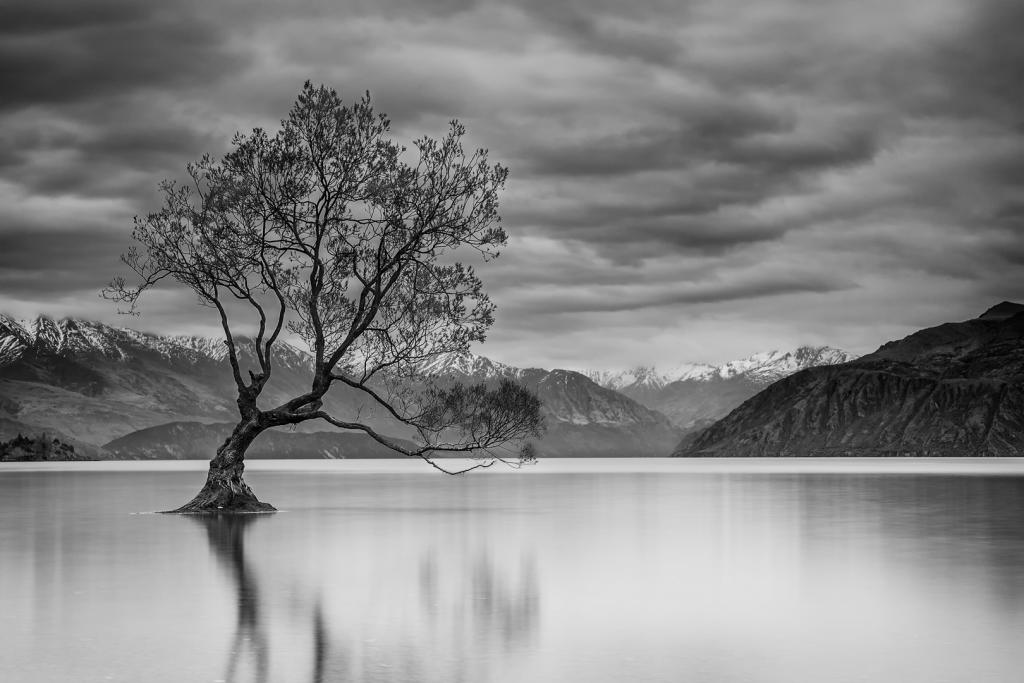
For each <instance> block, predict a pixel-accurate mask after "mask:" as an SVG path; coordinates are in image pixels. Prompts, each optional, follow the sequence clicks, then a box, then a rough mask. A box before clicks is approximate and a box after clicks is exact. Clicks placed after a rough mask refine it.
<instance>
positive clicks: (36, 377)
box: [0, 317, 679, 456]
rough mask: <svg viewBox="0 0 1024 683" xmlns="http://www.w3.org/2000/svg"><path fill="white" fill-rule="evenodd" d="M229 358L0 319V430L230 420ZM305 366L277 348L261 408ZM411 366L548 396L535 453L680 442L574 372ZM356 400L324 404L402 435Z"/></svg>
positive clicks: (112, 334) (459, 364)
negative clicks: (509, 382) (509, 383)
mask: <svg viewBox="0 0 1024 683" xmlns="http://www.w3.org/2000/svg"><path fill="white" fill-rule="evenodd" d="M226 354H227V349H226V347H225V345H224V342H223V340H220V339H206V338H202V337H180V336H179V337H174V336H161V335H154V334H149V333H146V332H139V331H136V330H132V329H130V328H124V327H112V326H109V325H104V324H102V323H98V322H93V321H86V320H74V319H64V320H52V319H49V318H38V319H36V320H32V321H27V322H22V321H17V320H13V319H11V318H10V317H0V435H2V433H4V432H6V431H9V432H12V435H13V433H16V432H17V431H23V432H25V433H37V432H42V431H46V432H47V433H50V434H53V435H55V436H60V437H61V438H62V440H63V439H65V437H66V438H67V440H70V441H72V442H75V443H84V444H90V445H92V446H103V445H105V444H107V443H108V442H111V441H113V440H115V439H118V438H119V437H125V436H128V435H131V434H133V433H135V432H138V431H139V430H147V429H148V428H153V427H157V426H160V425H166V424H169V423H172V422H173V423H178V422H187V423H207V424H209V423H220V424H225V423H230V421H231V420H232V419H234V418H235V417H236V411H237V408H236V406H235V405H234V398H235V388H234V386H233V382H232V380H231V374H230V370H229V368H228V365H227V362H226ZM239 355H240V360H241V362H242V365H243V372H244V371H245V369H247V368H252V369H256V367H255V366H256V362H255V359H254V358H253V352H252V347H251V343H250V342H249V341H247V340H239ZM310 362H311V357H310V354H309V353H307V352H305V351H302V350H300V349H297V348H294V347H291V346H288V345H286V344H278V345H277V347H276V350H275V372H274V375H273V377H272V379H271V382H270V384H269V385H268V386H267V389H266V391H265V393H264V396H263V397H261V404H262V405H266V406H270V405H274V404H276V403H279V402H282V401H284V400H286V399H288V398H291V397H292V396H295V395H297V394H299V393H301V392H302V391H304V390H306V389H307V388H308V386H309V378H310V373H309V366H310ZM417 372H418V374H420V375H421V376H423V378H424V380H425V381H430V379H431V378H447V379H454V380H455V381H489V380H494V379H497V378H499V377H509V378H512V379H515V380H516V381H519V382H522V383H524V384H525V385H527V386H528V387H530V388H531V389H533V390H534V391H536V392H537V393H538V394H539V395H540V396H541V398H542V400H543V401H544V405H545V408H544V410H545V418H546V422H547V424H548V432H547V434H546V435H545V436H544V438H543V439H542V440H541V442H540V444H539V450H540V453H541V454H542V455H563V456H564V455H569V456H588V455H589V456H595V455H626V456H629V455H647V456H649V455H666V454H668V453H669V452H671V450H672V447H673V446H674V445H675V443H676V442H677V441H678V438H679V432H678V430H677V429H676V428H675V427H673V426H672V425H671V423H669V421H668V420H667V419H666V418H665V417H664V416H663V415H661V414H659V413H657V412H656V411H653V410H651V409H649V408H646V407H644V406H642V405H640V404H639V403H637V402H636V401H633V400H632V399H630V398H627V397H626V396H623V395H622V394H619V393H617V392H615V391H613V390H611V389H607V388H605V387H601V386H598V385H597V384H595V383H594V382H592V381H591V380H590V379H588V378H587V377H585V376H583V375H581V374H579V373H576V372H570V371H565V370H556V371H547V370H522V369H519V368H514V367H511V366H508V365H504V364H502V363H497V362H494V361H492V360H490V359H488V358H486V357H484V356H478V355H474V354H445V355H442V356H438V357H436V358H432V359H430V360H429V361H427V362H423V363H422V364H421V365H420V367H418V368H417ZM363 398H364V397H363V396H362V395H361V394H360V393H359V392H357V391H356V390H352V389H348V388H347V387H343V386H338V387H336V388H335V389H332V391H331V392H330V393H329V394H328V395H327V397H325V408H326V409H327V410H329V412H331V413H333V414H335V415H355V414H358V415H359V416H360V419H361V420H363V421H365V422H367V423H369V424H370V426H372V427H374V428H375V429H377V430H378V431H380V432H382V433H385V434H390V435H392V436H395V437H399V438H401V437H404V436H409V434H407V431H408V430H407V428H405V427H404V426H403V425H400V424H398V423H397V422H395V421H394V420H392V419H391V418H390V417H389V416H388V415H387V414H386V413H385V411H384V410H383V409H381V408H379V407H376V406H375V405H374V404H372V403H369V404H368V403H367V402H366V401H364V400H363ZM319 428H320V429H323V428H324V427H323V426H321V427H319ZM403 430H405V431H403ZM179 431H180V430H179ZM146 433H147V434H150V435H156V436H154V437H153V438H157V437H158V436H159V435H160V434H163V435H164V436H167V435H168V434H170V435H171V436H174V434H177V432H175V431H174V430H169V429H168V430H162V431H161V430H155V431H154V430H149V431H147V432H146ZM179 436H180V435H179ZM139 438H140V439H141V438H142V436H140V437H139ZM147 438H148V437H147ZM168 438H169V437H168ZM174 438H177V437H174ZM137 442H138V440H135V441H131V443H137ZM119 443H122V442H119ZM139 443H141V442H139ZM150 445H151V446H152V448H151V449H150V450H152V451H153V452H174V451H175V449H174V448H172V447H170V445H169V444H163V445H160V444H155V443H154V444H150ZM165 447H166V448H165ZM147 448H149V447H148V446H147Z"/></svg>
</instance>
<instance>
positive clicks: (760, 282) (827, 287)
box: [533, 273, 852, 315]
mask: <svg viewBox="0 0 1024 683" xmlns="http://www.w3.org/2000/svg"><path fill="white" fill-rule="evenodd" d="M851 287H852V285H851V284H850V283H849V282H847V281H843V280H841V279H839V278H830V277H827V276H822V275H819V274H799V273H793V274H790V275H782V276H768V277H761V276H758V277H756V278H754V279H751V280H750V281H742V280H741V281H734V282H724V283H712V284H703V285H701V286H698V287H682V286H679V287H668V288H664V289H662V288H659V289H658V290H657V291H656V292H653V293H651V292H649V293H643V292H639V293H637V292H630V293H627V294H625V295H621V294H620V295H615V294H611V293H602V292H595V293H594V294H588V295H583V296H572V295H570V296H559V297H553V298H547V297H545V300H544V301H542V302H539V303H538V304H537V305H536V306H534V307H533V310H534V311H535V312H538V313H546V314H554V315H561V314H562V313H564V312H565V311H567V310H568V311H572V312H574V313H622V312H632V311H639V310H642V309H645V308H662V307H666V306H675V305H679V304H713V303H724V302H728V301H735V300H740V299H744V300H745V299H760V298H766V297H775V296H781V295H784V294H806V293H814V294H822V293H827V292H839V291H843V290H847V289H850V288H851ZM637 294H641V295H639V296H638V295H637ZM643 294H646V295H643Z"/></svg>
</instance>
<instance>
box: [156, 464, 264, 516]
mask: <svg viewBox="0 0 1024 683" xmlns="http://www.w3.org/2000/svg"><path fill="white" fill-rule="evenodd" d="M237 470H241V467H240V466H239V467H237ZM276 511H277V508H275V507H274V506H273V505H271V504H270V503H264V502H263V501H261V500H260V499H259V498H257V497H256V494H254V493H253V492H252V489H250V488H249V485H248V484H246V483H245V481H244V480H243V479H242V476H241V472H240V471H236V472H233V473H230V474H226V473H225V472H223V471H220V470H218V469H216V468H213V467H211V468H210V476H209V477H208V478H207V480H206V485H205V486H203V490H202V491H200V492H199V494H198V495H197V496H196V497H195V498H193V499H192V500H190V501H189V502H187V503H185V504H184V505H182V506H181V507H180V508H178V509H176V510H165V511H164V512H166V513H167V514H191V513H204V512H215V513H234V512H276Z"/></svg>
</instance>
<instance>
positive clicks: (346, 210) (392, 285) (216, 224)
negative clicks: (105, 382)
mask: <svg viewBox="0 0 1024 683" xmlns="http://www.w3.org/2000/svg"><path fill="white" fill-rule="evenodd" d="M389 129H390V122H389V120H388V119H387V117H385V116H384V115H383V114H379V113H377V112H375V111H374V109H373V107H372V105H371V103H370V97H369V94H367V95H365V96H364V97H363V98H362V99H361V100H360V101H358V102H355V103H354V104H351V105H344V104H343V103H342V101H341V99H340V98H339V97H338V94H337V93H336V92H335V91H334V90H331V89H328V88H325V87H323V86H320V87H314V86H313V85H312V84H310V83H309V82H307V83H306V84H305V86H304V87H303V89H302V92H301V93H300V94H299V97H298V99H297V100H296V102H295V104H294V106H293V107H292V109H291V111H290V112H289V114H288V117H287V118H286V119H284V120H283V121H282V122H281V128H280V130H279V131H277V132H276V133H273V134H271V133H268V132H266V131H264V130H262V129H259V128H257V129H254V130H253V131H252V133H251V134H248V135H245V134H241V133H239V134H236V135H235V137H234V139H233V140H232V149H231V151H230V152H228V153H227V154H226V155H225V156H224V157H223V158H222V159H220V160H215V159H214V158H212V157H211V156H210V155H206V156H204V157H203V158H202V159H200V160H199V161H196V162H194V163H191V164H189V165H188V167H187V170H188V175H189V176H190V179H191V180H190V182H189V183H186V184H177V183H175V182H173V181H164V182H162V183H161V184H160V188H161V190H162V193H163V204H162V207H161V208H160V210H159V211H157V212H155V213H152V214H150V215H149V216H147V217H145V218H138V217H137V218H136V219H135V228H134V230H133V233H132V237H133V238H134V240H135V241H136V242H137V244H138V246H133V247H131V248H130V249H129V251H128V252H127V253H125V254H124V255H123V256H122V260H123V261H124V263H125V264H126V265H127V266H128V267H129V268H130V269H131V270H132V271H133V272H134V273H135V275H136V276H137V278H138V279H137V280H136V281H134V282H132V283H129V282H128V281H127V280H126V279H125V278H123V277H117V278H115V279H114V280H113V281H112V282H111V284H110V285H109V286H108V287H107V288H106V289H105V290H104V296H106V297H107V298H110V299H113V300H115V301H118V302H120V303H122V304H125V305H126V306H127V311H128V312H134V311H135V306H136V304H137V302H138V299H139V297H140V295H141V294H142V293H143V292H145V291H146V290H148V289H150V288H152V287H153V286H155V285H157V284H158V283H160V282H161V281H164V280H166V279H168V278H170V279H171V280H175V281H177V282H179V283H181V284H182V285H184V286H186V287H188V288H189V289H191V290H192V291H193V292H194V293H195V294H196V296H197V297H198V300H199V302H200V303H201V304H203V305H206V306H208V307H211V308H212V309H215V310H216V311H217V313H218V314H219V316H220V324H221V327H222V328H223V332H224V341H225V344H226V347H227V357H228V360H229V361H230V365H231V372H232V375H233V377H234V383H235V386H236V387H237V392H238V398H237V404H238V412H239V416H240V419H239V421H238V424H237V425H236V426H235V427H234V429H233V430H232V432H231V435H230V436H229V437H228V438H227V439H226V440H225V441H224V443H223V444H222V445H221V446H220V447H219V448H218V449H217V452H216V454H215V455H214V456H213V458H212V460H211V462H210V469H209V474H208V476H207V479H206V484H205V486H203V488H202V490H201V491H200V492H199V494H198V495H197V496H196V497H195V498H194V499H193V500H192V501H191V502H189V503H187V504H185V505H184V506H182V507H181V508H178V509H177V510H175V511H174V512H202V511H210V510H221V511H246V512H253V511H269V510H273V509H274V508H273V507H272V506H270V505H269V504H267V503H264V502H260V501H259V500H258V499H257V498H256V496H255V495H254V494H253V492H252V490H251V489H250V488H249V486H248V485H247V484H246V483H245V481H244V480H243V478H242V473H243V470H244V459H245V452H246V449H247V448H248V447H249V445H250V444H252V442H253V440H254V439H256V438H257V437H258V436H259V435H260V433H262V432H263V431H265V430H267V429H269V428H271V427H277V426H282V425H295V424H299V423H304V422H308V421H311V420H320V421H322V422H326V423H329V424H331V425H334V426H335V427H338V428H340V429H343V430H358V431H361V432H364V433H365V434H368V435H369V436H370V437H372V438H373V439H375V440H376V441H378V442H380V443H382V444H384V445H386V446H388V447H389V448H392V449H394V450H395V451H397V452H399V453H402V454H405V455H407V456H412V457H419V458H422V459H423V460H425V461H427V462H428V463H430V464H431V465H433V466H434V467H436V468H437V469H440V470H442V471H444V472H447V473H449V474H457V473H461V472H465V471H468V470H469V469H475V468H477V467H487V466H489V465H492V464H494V463H495V462H499V461H501V462H505V463H508V464H512V465H516V464H521V463H522V462H524V461H526V460H529V459H530V458H531V457H532V448H531V447H530V445H529V444H528V443H526V442H525V441H524V440H525V439H526V438H528V437H530V436H531V435H536V434H537V433H539V430H540V429H541V417H540V401H539V399H538V398H537V397H536V396H535V395H534V394H532V393H531V392H529V391H527V390H526V389H524V388H523V387H521V386H520V385H518V384H516V383H514V382H512V381H509V380H502V381H500V382H498V383H496V384H484V383H480V384H475V385H473V384H459V383H454V382H447V383H445V382H438V381H427V380H426V379H425V378H423V377H420V376H418V374H417V368H418V367H421V366H422V363H423V361H425V360H428V359H430V358H432V357H435V356H438V355H440V354H447V353H452V352H455V353H460V352H464V351H466V350H467V349H468V347H469V344H470V343H471V342H475V341H482V340H483V339H484V336H485V333H486V331H487V329H488V328H489V327H490V325H491V324H492V322H493V314H494V305H493V304H492V303H491V302H490V300H489V299H488V297H487V295H486V294H485V293H484V291H483V287H482V283H481V281H480V280H479V278H478V277H477V276H476V275H475V274H474V272H473V269H472V268H471V267H468V266H465V265H462V264H460V263H457V262H454V261H453V260H451V259H450V258H449V254H450V253H451V252H452V251H453V250H455V249H457V248H459V247H465V248H468V249H471V250H475V251H476V252H478V253H479V254H480V255H482V257H483V258H484V259H485V260H486V259H489V258H492V257H496V256H497V255H498V249H499V248H500V247H501V246H503V245H504V244H505V243H506V240H507V236H506V234H505V232H504V230H502V229H501V227H500V221H501V219H500V217H499V215H498V193H499V190H501V188H502V187H503V186H504V182H505V178H506V176H507V174H508V171H507V169H505V168H504V167H502V166H501V165H499V164H493V165H492V164H490V163H489V161H488V158H487V152H486V150H477V151H475V152H473V153H472V154H467V153H466V152H465V151H464V149H463V145H462V138H463V136H464V134H465V128H464V127H463V126H462V125H461V124H460V123H458V122H457V121H453V122H452V123H451V125H450V128H449V130H448V133H447V135H445V137H444V138H442V139H440V140H436V139H432V138H429V137H423V138H421V139H419V140H416V141H415V142H414V143H413V144H414V148H415V149H414V150H410V151H407V150H406V149H405V148H404V147H401V146H399V145H397V144H396V143H395V142H393V141H392V140H391V139H390V138H389ZM406 157H409V158H410V159H411V160H410V161H406ZM140 247H141V248H140ZM239 311H248V314H246V315H247V316H249V318H248V319H249V320H250V321H251V325H252V327H256V324H257V323H258V330H257V331H256V332H255V334H254V335H251V336H249V337H243V336H241V335H239V334H237V333H236V331H235V329H234V328H236V327H237V326H238V325H237V317H238V315H239ZM285 331H288V332H291V333H292V334H293V335H296V336H297V337H299V338H301V339H302V340H303V341H304V342H305V344H306V345H307V346H308V348H309V350H310V352H311V356H312V360H311V363H310V365H311V367H310V383H309V389H308V391H305V393H302V394H301V395H298V396H295V397H294V398H292V399H290V400H288V401H286V402H284V403H281V404H280V405H277V406H274V407H264V406H261V405H260V396H261V394H262V392H263V390H264V387H265V386H266V385H267V383H268V382H269V381H270V379H271V377H272V375H273V372H274V356H275V354H274V347H275V344H278V343H283V342H282V341H281V335H282V333H284V332H285ZM250 345H251V346H250ZM250 349H251V357H254V358H255V360H254V361H252V363H251V364H252V365H254V366H255V367H253V368H251V369H250V368H248V367H246V368H243V365H244V360H245V356H244V355H243V353H242V352H243V351H249V350H250ZM336 384H341V385H344V386H346V387H349V388H350V389H352V390H355V391H357V392H360V393H361V394H362V395H363V396H364V397H365V400H366V401H367V402H368V403H371V404H374V405H376V406H377V407H378V408H379V409H382V410H383V411H384V412H385V413H386V414H387V415H389V416H390V418H392V419H393V420H395V421H397V422H398V423H401V425H404V427H403V429H405V430H407V431H409V432H411V433H412V434H414V439H415V442H414V445H410V442H408V441H406V442H401V441H398V440H395V439H392V438H389V437H388V436H386V435H384V434H381V433H378V431H377V430H375V429H374V428H373V427H371V426H370V425H369V424H366V423H365V421H361V420H360V418H359V416H358V415H354V416H353V415H348V416H339V415H331V414H329V413H328V412H327V410H326V409H325V408H324V403H323V398H324V396H325V395H326V394H327V392H328V391H330V389H331V388H332V386H334V385H336ZM447 453H458V454H464V455H467V456H470V457H473V458H474V459H475V464H472V465H471V466H467V467H465V468H464V469H460V470H455V471H453V470H449V469H446V468H445V467H443V466H442V465H440V464H439V463H438V461H437V460H436V459H435V458H436V456H438V455H441V454H447Z"/></svg>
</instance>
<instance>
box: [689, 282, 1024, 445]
mask: <svg viewBox="0 0 1024 683" xmlns="http://www.w3.org/2000/svg"><path fill="white" fill-rule="evenodd" d="M675 454H676V455H682V456H734V457H741V456H850V455H870V456H879V455H896V456H1020V455H1021V454H1024V306H1021V305H1020V304H1014V303H1011V302H1002V303H1001V304H998V305H997V306H994V307H992V308H990V309H989V310H987V311H985V313H983V314H982V315H981V316H979V317H978V318H975V319H972V320H967V321H963V322H957V323H946V324H943V325H938V326H936V327H931V328H927V329H924V330H921V331H919V332H915V333H914V334H911V335H909V336H907V337H905V338H903V339H900V340H897V341H892V342H889V343H887V344H884V345H883V346H881V347H880V348H879V349H878V350H877V351H875V352H874V353H871V354H868V355H866V356H863V357H861V358H858V359H856V360H853V361H850V362H847V363H844V364H841V365H836V366H823V367H814V368H808V369H805V370H802V371H800V372H797V373H795V374H793V375H790V376H788V377H785V378H783V379H781V380H779V381H777V382H775V383H773V384H771V385H770V386H768V387H767V388H766V389H764V390H763V391H761V392H760V393H758V394H757V395H756V396H754V397H752V398H750V399H749V400H747V401H746V402H744V403H743V404H742V405H740V406H739V407H738V408H736V409H735V410H733V411H732V412H730V413H729V414H728V415H727V416H726V417H725V418H723V419H722V420H720V421H718V422H716V423H715V424H713V425H712V426H710V427H709V428H707V429H705V430H703V431H702V432H700V433H696V434H692V435H690V436H688V437H686V438H684V439H683V440H682V442H681V443H680V444H679V445H678V446H677V448H676V451H675Z"/></svg>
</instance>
